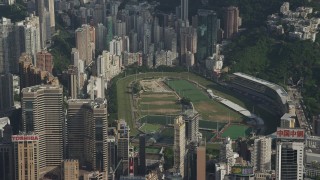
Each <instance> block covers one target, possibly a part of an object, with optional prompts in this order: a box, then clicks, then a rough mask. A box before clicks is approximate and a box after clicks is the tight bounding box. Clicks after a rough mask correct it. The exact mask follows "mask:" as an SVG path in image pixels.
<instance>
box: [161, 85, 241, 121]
mask: <svg viewBox="0 0 320 180" xmlns="http://www.w3.org/2000/svg"><path fill="white" fill-rule="evenodd" d="M166 84H167V85H168V86H169V87H170V88H171V89H173V90H174V91H176V92H177V93H178V94H179V96H180V97H187V98H189V99H190V101H191V102H192V103H193V105H194V107H195V109H196V110H197V111H198V112H199V113H200V115H201V117H202V118H204V119H206V120H210V121H218V122H224V123H227V122H228V121H232V122H241V121H242V120H243V118H244V117H243V116H242V115H240V114H239V113H237V112H235V111H233V110H232V109H230V108H228V107H226V106H224V105H222V104H220V103H219V102H216V101H214V100H212V99H210V98H209V96H208V95H207V94H206V92H204V90H202V89H200V88H199V87H197V86H198V84H197V85H195V84H194V83H191V82H189V81H187V80H180V79H179V80H178V79H173V80H168V81H166Z"/></svg>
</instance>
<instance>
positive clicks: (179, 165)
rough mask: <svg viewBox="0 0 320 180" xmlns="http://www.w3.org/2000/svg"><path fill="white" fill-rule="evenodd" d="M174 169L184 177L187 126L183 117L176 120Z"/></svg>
mask: <svg viewBox="0 0 320 180" xmlns="http://www.w3.org/2000/svg"><path fill="white" fill-rule="evenodd" d="M173 152H174V168H175V169H176V172H177V173H180V175H181V176H182V178H183V177H184V159H185V155H186V125H185V122H184V120H183V118H182V116H178V117H177V118H176V119H175V120H174V146H173Z"/></svg>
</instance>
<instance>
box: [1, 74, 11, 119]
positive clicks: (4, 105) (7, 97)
mask: <svg viewBox="0 0 320 180" xmlns="http://www.w3.org/2000/svg"><path fill="white" fill-rule="evenodd" d="M13 105H14V104H13V76H12V74H10V73H7V74H1V73H0V116H1V115H4V114H7V113H8V112H9V111H10V110H12V108H13Z"/></svg>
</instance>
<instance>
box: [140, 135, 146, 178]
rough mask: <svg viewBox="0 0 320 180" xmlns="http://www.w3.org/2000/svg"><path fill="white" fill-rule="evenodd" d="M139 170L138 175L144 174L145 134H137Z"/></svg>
mask: <svg viewBox="0 0 320 180" xmlns="http://www.w3.org/2000/svg"><path fill="white" fill-rule="evenodd" d="M139 161H140V163H139V171H140V175H141V176H144V175H145V174H146V135H145V134H140V136H139Z"/></svg>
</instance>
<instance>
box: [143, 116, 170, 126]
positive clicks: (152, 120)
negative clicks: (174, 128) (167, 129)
mask: <svg viewBox="0 0 320 180" xmlns="http://www.w3.org/2000/svg"><path fill="white" fill-rule="evenodd" d="M175 117H176V116H169V115H168V116H156V115H149V116H144V117H142V118H141V119H140V120H139V121H140V123H149V124H160V125H167V124H173V120H174V118H175Z"/></svg>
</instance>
